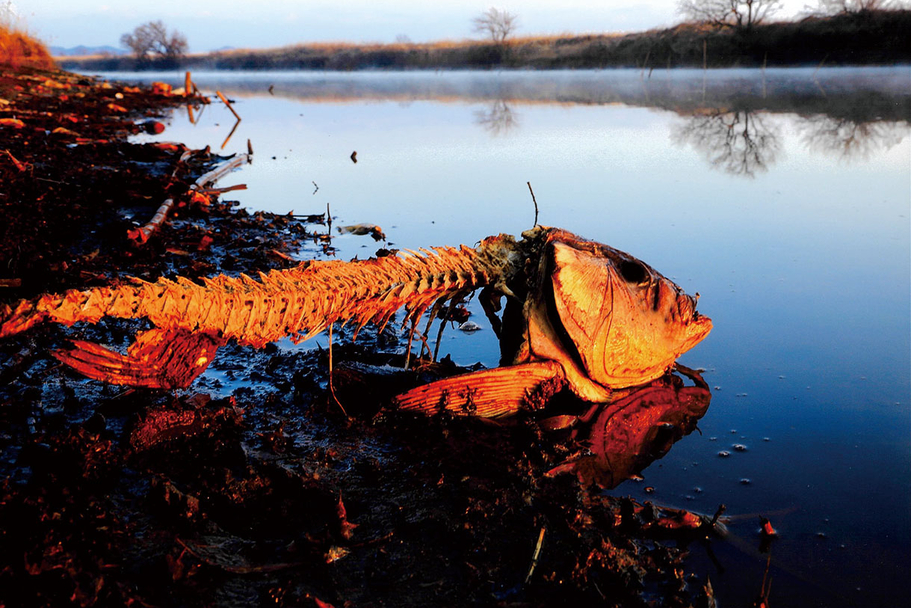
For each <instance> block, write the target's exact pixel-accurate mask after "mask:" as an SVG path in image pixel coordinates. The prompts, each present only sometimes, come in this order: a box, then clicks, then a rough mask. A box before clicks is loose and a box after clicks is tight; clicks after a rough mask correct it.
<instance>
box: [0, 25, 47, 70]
mask: <svg viewBox="0 0 911 608" xmlns="http://www.w3.org/2000/svg"><path fill="white" fill-rule="evenodd" d="M0 65H4V66H10V67H13V68H18V67H20V66H22V67H34V68H52V67H54V61H53V60H52V59H51V54H50V53H49V52H48V50H47V47H45V46H44V44H43V43H41V42H40V41H38V40H36V39H35V38H33V37H32V36H30V35H29V34H27V33H26V32H24V31H22V30H20V29H18V28H15V27H13V26H11V25H7V24H4V23H0Z"/></svg>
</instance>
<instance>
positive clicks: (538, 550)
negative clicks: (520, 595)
mask: <svg viewBox="0 0 911 608" xmlns="http://www.w3.org/2000/svg"><path fill="white" fill-rule="evenodd" d="M546 531H547V526H542V527H541V532H540V533H539V534H538V544H537V545H536V546H535V553H534V555H532V558H531V565H530V566H529V567H528V574H526V575H525V584H526V585H527V584H528V581H530V580H531V575H532V574H534V572H535V566H537V565H538V556H540V555H541V545H542V544H544V532H546Z"/></svg>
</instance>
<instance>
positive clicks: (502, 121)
mask: <svg viewBox="0 0 911 608" xmlns="http://www.w3.org/2000/svg"><path fill="white" fill-rule="evenodd" d="M474 120H475V123H477V124H479V125H481V126H482V127H484V130H485V131H487V132H488V133H490V134H491V135H495V136H496V135H502V134H505V133H508V132H509V131H511V130H512V129H514V128H516V127H518V126H519V116H518V114H516V113H515V112H514V111H513V110H512V108H510V107H509V106H508V105H507V104H506V102H505V101H504V100H502V99H497V100H496V101H494V102H493V103H491V104H490V107H489V108H487V109H486V110H477V111H475V113H474Z"/></svg>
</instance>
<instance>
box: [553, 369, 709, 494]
mask: <svg viewBox="0 0 911 608" xmlns="http://www.w3.org/2000/svg"><path fill="white" fill-rule="evenodd" d="M676 371H677V372H678V373H679V374H681V375H677V374H666V375H665V376H663V377H661V378H659V379H657V380H655V381H654V382H650V383H649V384H648V385H646V386H642V387H638V388H635V389H631V390H630V392H629V395H627V396H622V394H618V395H617V397H616V400H614V401H612V402H611V403H609V404H605V403H599V404H596V405H594V406H592V407H591V408H590V409H589V411H588V412H587V413H585V414H584V415H583V416H580V417H578V418H575V417H570V418H571V420H570V421H569V422H571V423H572V424H573V425H574V428H573V431H572V439H573V440H574V441H575V442H576V443H577V444H578V445H580V446H582V447H584V448H585V451H584V452H583V453H582V454H581V455H578V456H576V457H573V458H571V459H570V460H568V461H567V462H565V463H563V464H561V465H558V466H557V467H554V468H553V469H551V470H550V471H549V472H548V475H556V474H558V473H570V472H572V473H575V474H576V475H577V476H578V477H579V479H581V480H583V481H585V482H587V483H595V484H598V485H600V486H602V487H605V488H608V489H611V488H615V487H617V486H618V485H619V484H620V483H622V482H623V481H625V480H627V479H629V478H630V477H632V476H633V475H636V474H638V473H640V472H641V471H642V470H644V469H645V468H646V467H647V466H648V465H649V464H651V463H652V461H654V460H656V459H658V458H661V457H663V456H664V455H665V454H666V453H667V452H668V450H670V448H671V446H672V445H673V444H674V443H675V442H676V441H678V440H679V439H681V438H682V437H683V436H685V435H688V434H689V433H691V432H692V431H693V429H695V428H696V422H697V421H698V420H699V419H700V418H702V416H703V415H704V414H705V412H706V410H707V409H708V407H709V403H710V402H711V400H712V393H711V391H709V386H708V384H706V382H705V380H703V379H702V376H700V375H699V374H698V373H697V372H695V371H693V370H691V369H688V368H686V367H683V366H682V365H677V369H676ZM683 376H686V377H688V378H690V379H691V380H692V381H693V383H694V385H693V386H685V385H684V382H683ZM556 418H558V419H562V418H565V416H558V417H556ZM559 422H563V421H562V420H559ZM543 423H544V424H545V425H547V424H556V422H554V423H550V422H549V421H548V419H545V420H544V421H543ZM545 428H546V427H545Z"/></svg>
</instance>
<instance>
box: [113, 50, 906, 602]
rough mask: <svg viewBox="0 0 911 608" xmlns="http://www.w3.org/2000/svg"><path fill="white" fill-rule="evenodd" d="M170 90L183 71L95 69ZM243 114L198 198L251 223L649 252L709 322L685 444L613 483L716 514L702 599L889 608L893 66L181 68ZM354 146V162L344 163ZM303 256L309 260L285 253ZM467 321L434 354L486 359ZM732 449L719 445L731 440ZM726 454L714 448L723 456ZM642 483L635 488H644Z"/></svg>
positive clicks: (902, 391) (391, 238)
mask: <svg viewBox="0 0 911 608" xmlns="http://www.w3.org/2000/svg"><path fill="white" fill-rule="evenodd" d="M104 76H105V77H108V78H111V79H118V80H146V81H147V80H162V79H164V80H170V81H172V82H174V83H175V85H178V84H182V82H183V74H148V73H146V74H125V73H116V74H105V75H104ZM193 78H194V80H195V81H196V83H197V85H198V86H199V87H200V88H201V89H202V90H203V91H205V92H209V93H211V92H213V91H214V90H216V89H218V90H221V91H222V92H223V93H224V94H225V95H227V96H228V97H230V98H232V99H233V100H235V108H236V110H237V112H238V113H239V114H240V116H241V117H242V119H243V120H242V122H241V123H240V124H239V125H237V129H236V130H235V131H234V133H233V135H232V137H231V139H230V140H229V141H228V142H227V144H225V147H224V149H223V150H224V153H234V152H241V151H246V148H247V140H248V139H249V140H250V142H251V144H252V147H253V149H254V152H255V156H254V158H255V160H254V162H253V164H252V165H250V166H249V167H245V168H244V169H243V170H242V171H241V172H239V173H236V174H234V175H232V176H230V177H229V178H227V179H225V180H223V181H222V182H221V183H220V184H219V185H221V186H225V185H230V184H234V183H245V184H247V186H248V190H246V191H238V192H232V193H230V194H228V195H226V196H228V197H232V198H236V199H237V200H239V201H240V202H241V204H242V205H243V206H245V207H247V208H248V209H251V210H257V209H264V210H269V211H274V212H279V213H288V212H290V211H294V212H295V213H299V214H311V213H322V212H323V211H325V210H326V207H327V204H328V205H329V207H330V209H331V214H332V216H333V217H334V223H335V225H336V226H339V225H345V224H354V223H359V222H369V223H371V224H377V225H379V226H381V227H382V229H383V231H384V232H385V235H386V237H387V238H388V242H386V243H382V242H380V243H375V242H374V241H373V240H371V239H370V238H369V237H367V236H354V235H343V236H337V237H336V238H335V239H334V245H335V246H336V247H337V248H338V252H337V254H336V255H337V256H338V257H341V258H343V259H349V258H351V257H354V256H355V255H356V256H359V257H361V258H363V257H367V256H370V255H372V254H373V253H374V251H375V250H376V249H377V248H378V247H380V246H385V247H397V248H403V249H405V248H407V249H417V248H419V247H429V246H434V245H457V244H459V243H466V244H469V245H470V244H474V243H476V242H477V241H478V240H480V239H481V238H483V237H485V236H488V235H491V234H497V233H501V232H506V233H511V234H518V233H520V232H521V231H522V230H525V229H528V228H530V227H531V226H532V225H533V224H534V221H535V208H534V204H533V202H532V198H531V196H530V193H529V187H528V185H527V183H528V182H530V183H531V186H532V188H533V190H534V194H535V198H536V201H537V206H538V208H539V216H538V221H539V223H541V224H544V225H551V226H559V227H562V228H566V229H568V230H570V231H573V232H575V233H577V234H579V235H581V236H584V237H586V238H589V239H593V240H597V241H601V242H604V243H607V244H610V245H611V246H613V247H616V248H619V249H622V250H624V251H628V252H629V253H631V254H633V255H635V256H637V257H639V258H640V259H642V260H644V261H646V262H647V263H649V264H650V265H652V266H653V267H655V268H656V269H658V270H659V271H660V272H662V273H663V274H665V275H666V276H668V277H670V278H672V279H673V280H675V281H676V282H677V283H678V284H679V285H680V286H681V287H683V288H684V289H685V290H686V291H687V292H689V293H693V292H697V291H698V292H699V293H700V294H701V299H700V303H699V309H700V311H701V312H703V313H704V314H706V315H708V316H710V317H711V318H712V319H713V321H714V325H715V328H714V330H713V331H712V333H711V335H710V336H709V337H708V338H707V339H706V340H705V341H704V342H703V343H701V344H700V345H698V346H697V347H696V348H695V349H693V350H692V351H690V352H689V353H687V354H685V355H684V356H683V358H682V362H683V363H685V364H686V365H688V366H691V367H698V368H704V369H705V370H706V372H705V378H706V380H707V381H708V382H709V384H710V386H711V387H712V393H713V397H712V404H711V407H710V408H709V410H708V412H707V413H706V415H705V417H704V418H702V420H701V421H700V422H699V432H697V433H693V434H692V435H690V436H688V437H686V438H684V439H683V440H681V441H680V442H679V443H677V444H676V445H675V446H674V448H673V449H672V450H671V451H670V453H669V454H668V455H667V456H666V457H665V458H664V459H662V460H660V461H658V462H655V463H654V464H652V465H651V467H650V468H648V469H646V470H645V471H644V472H643V476H644V480H643V481H628V482H625V483H624V484H622V485H620V486H619V487H618V488H616V489H615V490H613V492H615V493H621V494H630V495H632V496H634V497H636V498H639V499H642V500H652V501H655V502H659V503H663V504H670V505H676V506H681V507H686V508H688V509H692V510H696V511H700V512H705V513H712V512H714V511H715V509H716V508H717V506H718V505H719V504H720V503H724V504H725V505H727V514H728V515H731V516H732V519H731V521H730V523H729V527H730V529H731V536H730V537H729V539H728V540H727V541H724V542H721V543H717V542H716V543H713V545H712V549H713V553H714V555H711V554H710V553H709V552H706V551H704V550H697V549H694V550H693V562H694V564H695V566H696V568H697V569H698V570H699V572H700V574H702V575H706V574H707V575H708V576H710V577H711V581H712V584H713V586H714V588H715V590H716V592H717V593H718V596H719V598H720V600H721V602H722V605H726V606H745V605H750V602H751V601H752V600H754V599H755V597H756V596H757V594H758V592H759V589H760V585H761V583H762V578H763V570H764V567H765V563H766V559H767V554H760V553H759V552H758V549H757V548H758V545H759V537H758V534H757V530H758V528H759V519H758V515H760V514H762V515H766V516H768V517H769V518H770V519H771V521H772V523H773V525H774V526H775V528H776V529H777V530H778V532H779V538H778V539H777V540H776V541H775V542H774V543H773V545H772V549H771V556H772V570H771V574H772V576H773V580H774V584H773V586H772V602H771V603H772V605H774V606H776V607H780V606H812V605H819V606H840V605H859V606H890V605H896V604H898V603H899V602H901V603H904V600H905V599H906V592H907V581H908V580H909V578H911V565H909V564H911V558H909V550H911V476H909V471H911V407H909V402H911V295H909V294H911V244H909V243H911V220H909V213H911V212H909V208H911V137H909V135H911V69H909V68H907V67H901V68H869V69H820V70H816V69H782V70H767V71H760V70H718V71H709V72H703V71H700V70H671V71H665V70H653V71H651V72H644V71H638V70H618V71H566V72H563V71H560V72H484V73H477V72H439V73H432V72H418V73H386V72H372V73H312V72H295V73H287V72H286V73H273V72H268V73H224V72H221V73H197V74H194V75H193ZM188 118H189V117H188V113H187V111H186V110H178V111H176V112H175V113H174V115H173V116H172V117H171V118H170V119H169V120H168V128H167V130H166V131H165V133H164V134H162V135H161V136H157V137H154V138H153V139H158V140H173V141H179V142H184V143H186V144H188V145H189V146H191V147H195V148H201V147H204V146H206V145H211V146H212V147H213V149H216V150H217V149H218V148H219V146H221V145H222V142H223V141H224V140H225V138H226V137H227V136H228V134H229V132H230V131H231V129H232V126H234V122H235V120H234V117H233V116H232V115H231V114H230V113H229V112H228V111H227V109H226V108H225V107H224V106H223V105H222V104H221V103H220V102H218V101H217V99H216V100H215V103H213V104H212V105H210V106H208V107H206V108H205V109H204V111H203V112H202V113H201V115H200V113H199V112H196V113H195V114H194V116H193V118H194V120H195V123H191V122H190V120H188ZM354 151H356V152H357V155H356V159H357V162H356V163H355V162H353V161H352V159H351V155H352V152H354ZM316 255H321V254H319V253H318V250H317V248H316V247H314V248H313V250H312V251H310V250H306V251H304V252H302V257H310V256H316ZM472 310H473V311H474V312H475V313H476V314H475V319H476V320H477V321H478V323H479V324H481V325H482V326H483V327H484V329H483V330H482V331H479V332H476V333H474V334H471V335H465V334H462V333H460V332H450V335H449V337H448V338H444V340H446V341H444V344H443V349H442V352H443V353H445V352H450V353H452V355H453V357H454V358H455V359H456V360H457V361H459V362H460V363H463V364H470V363H473V362H475V361H481V362H483V363H484V364H486V365H489V366H495V365H496V364H497V359H498V353H497V344H496V340H495V339H494V337H493V335H492V332H491V331H490V328H489V326H488V325H486V321H484V320H483V315H482V314H480V308H479V307H477V306H476V304H475V305H473V307H472ZM734 446H738V447H737V448H735V447H734ZM721 452H728V453H729V456H727V457H722V456H719V453H721ZM646 488H648V491H646Z"/></svg>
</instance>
